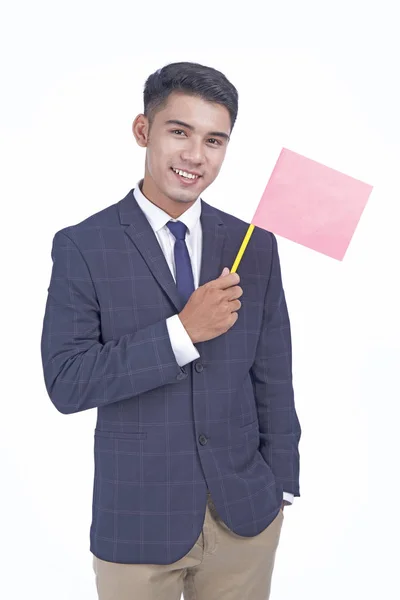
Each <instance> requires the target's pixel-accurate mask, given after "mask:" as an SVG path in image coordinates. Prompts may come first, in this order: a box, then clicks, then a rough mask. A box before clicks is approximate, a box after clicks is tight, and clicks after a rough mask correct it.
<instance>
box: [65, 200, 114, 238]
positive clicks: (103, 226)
mask: <svg viewBox="0 0 400 600" xmlns="http://www.w3.org/2000/svg"><path fill="white" fill-rule="evenodd" d="M120 204H121V200H118V201H117V202H114V204H110V205H109V206H106V207H105V208H103V209H101V210H99V211H98V212H96V213H94V214H92V215H89V216H88V217H86V218H85V219H83V220H82V221H79V222H78V223H75V224H73V225H68V226H66V227H63V228H62V229H60V230H59V231H57V232H56V234H55V237H60V236H62V235H64V236H67V237H69V238H71V239H72V240H73V241H75V242H77V241H79V240H80V239H82V238H84V237H86V238H90V237H91V234H93V233H95V234H96V232H97V234H98V233H99V232H102V231H103V232H105V230H107V231H109V232H111V231H112V230H115V231H120V230H121V221H120V214H119V209H120Z"/></svg>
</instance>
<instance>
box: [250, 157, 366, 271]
mask: <svg viewBox="0 0 400 600" xmlns="http://www.w3.org/2000/svg"><path fill="white" fill-rule="evenodd" d="M371 191H372V186H371V185H368V184H367V183H363V182H362V181H359V180H358V179H354V178H353V177H350V176H349V175H344V174H343V173H340V172H339V171H335V170H334V169H330V168H329V167H326V166H324V165H322V164H320V163H317V162H315V161H314V160H310V159H309V158H306V157H305V156H302V155H301V154H296V152H292V151H291V150H287V149H286V148H283V149H282V151H281V153H280V155H279V158H278V160H277V162H276V165H275V167H274V170H273V172H272V175H271V177H270V179H269V181H268V184H267V187H266V188H265V191H264V193H263V195H262V198H261V200H260V203H259V205H258V207H257V210H256V212H255V215H254V218H253V220H252V224H253V225H256V226H257V227H261V228H263V229H268V230H269V231H272V232H273V233H276V234H277V235H281V236H282V237H285V238H288V239H290V240H292V241H294V242H297V243H298V244H302V245H303V246H307V247H308V248H311V249H312V250H317V251H318V252H322V253H323V254H327V255H328V256H331V257H332V258H336V259H338V260H342V259H343V257H344V255H345V253H346V250H347V248H348V246H349V244H350V241H351V238H352V237H353V234H354V231H355V229H356V227H357V224H358V222H359V220H360V218H361V215H362V212H363V210H364V208H365V205H366V203H367V201H368V197H369V195H370V193H371Z"/></svg>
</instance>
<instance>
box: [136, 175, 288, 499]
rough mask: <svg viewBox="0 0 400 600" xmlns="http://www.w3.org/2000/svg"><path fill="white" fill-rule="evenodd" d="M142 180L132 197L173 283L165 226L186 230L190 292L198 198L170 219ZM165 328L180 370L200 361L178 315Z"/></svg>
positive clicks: (198, 237) (198, 233) (197, 246)
mask: <svg viewBox="0 0 400 600" xmlns="http://www.w3.org/2000/svg"><path fill="white" fill-rule="evenodd" d="M142 182H143V179H141V180H140V181H139V182H138V183H137V184H136V187H135V189H134V192H133V193H134V195H135V199H136V201H137V203H138V204H139V206H140V208H141V210H142V211H143V213H144V215H145V217H146V218H147V220H148V222H149V223H150V225H151V228H152V229H153V231H154V233H155V236H156V238H157V240H158V243H159V244H160V246H161V249H162V251H163V253H164V256H165V259H166V261H167V263H168V266H169V268H170V270H171V273H172V276H173V278H174V281H176V274H175V259H174V244H175V237H174V235H173V234H172V233H171V231H170V230H169V229H168V227H167V223H168V222H169V221H174V222H176V221H178V220H179V221H181V222H182V223H184V224H185V225H186V227H187V233H186V246H187V249H188V252H189V256H190V261H191V265H192V271H193V279H194V289H195V290H196V289H197V288H198V287H199V278H200V266H201V254H202V241H203V237H202V229H201V221H200V214H201V202H200V196H199V197H198V198H197V200H196V201H195V202H194V203H193V204H192V206H190V208H188V209H187V210H186V211H185V212H184V213H183V214H182V215H181V216H180V217H179V219H172V218H171V217H170V215H169V214H168V213H166V212H165V211H164V210H162V209H161V208H159V207H158V206H156V205H155V204H153V203H152V202H150V200H148V199H147V198H146V196H144V195H143V193H142V191H141V189H140V186H141V185H142ZM167 328H168V333H169V337H170V340H171V346H172V350H173V352H174V354H175V358H176V362H177V363H178V365H179V366H180V367H183V366H184V365H187V364H188V363H190V362H192V361H193V360H195V359H196V358H200V354H199V352H198V351H197V348H196V347H195V346H194V344H193V342H192V340H191V339H190V336H189V334H188V333H187V331H186V329H185V328H184V326H183V324H182V321H181V320H180V318H179V315H177V314H176V315H173V316H172V317H169V318H168V319H167ZM283 498H284V500H287V501H288V502H290V503H292V502H293V500H294V496H293V494H289V493H288V492H283Z"/></svg>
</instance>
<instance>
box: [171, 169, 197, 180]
mask: <svg viewBox="0 0 400 600" xmlns="http://www.w3.org/2000/svg"><path fill="white" fill-rule="evenodd" d="M171 171H173V172H174V173H175V175H177V176H178V177H179V178H181V179H183V180H185V181H197V180H198V179H200V177H201V175H195V174H194V173H191V172H190V171H183V170H181V169H175V167H171Z"/></svg>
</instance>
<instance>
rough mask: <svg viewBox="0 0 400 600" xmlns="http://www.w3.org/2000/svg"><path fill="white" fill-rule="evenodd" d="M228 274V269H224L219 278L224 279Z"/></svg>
mask: <svg viewBox="0 0 400 600" xmlns="http://www.w3.org/2000/svg"><path fill="white" fill-rule="evenodd" d="M228 274H229V269H228V267H224V269H223V271H222V273H221V275H220V276H221V277H225V275H228Z"/></svg>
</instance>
